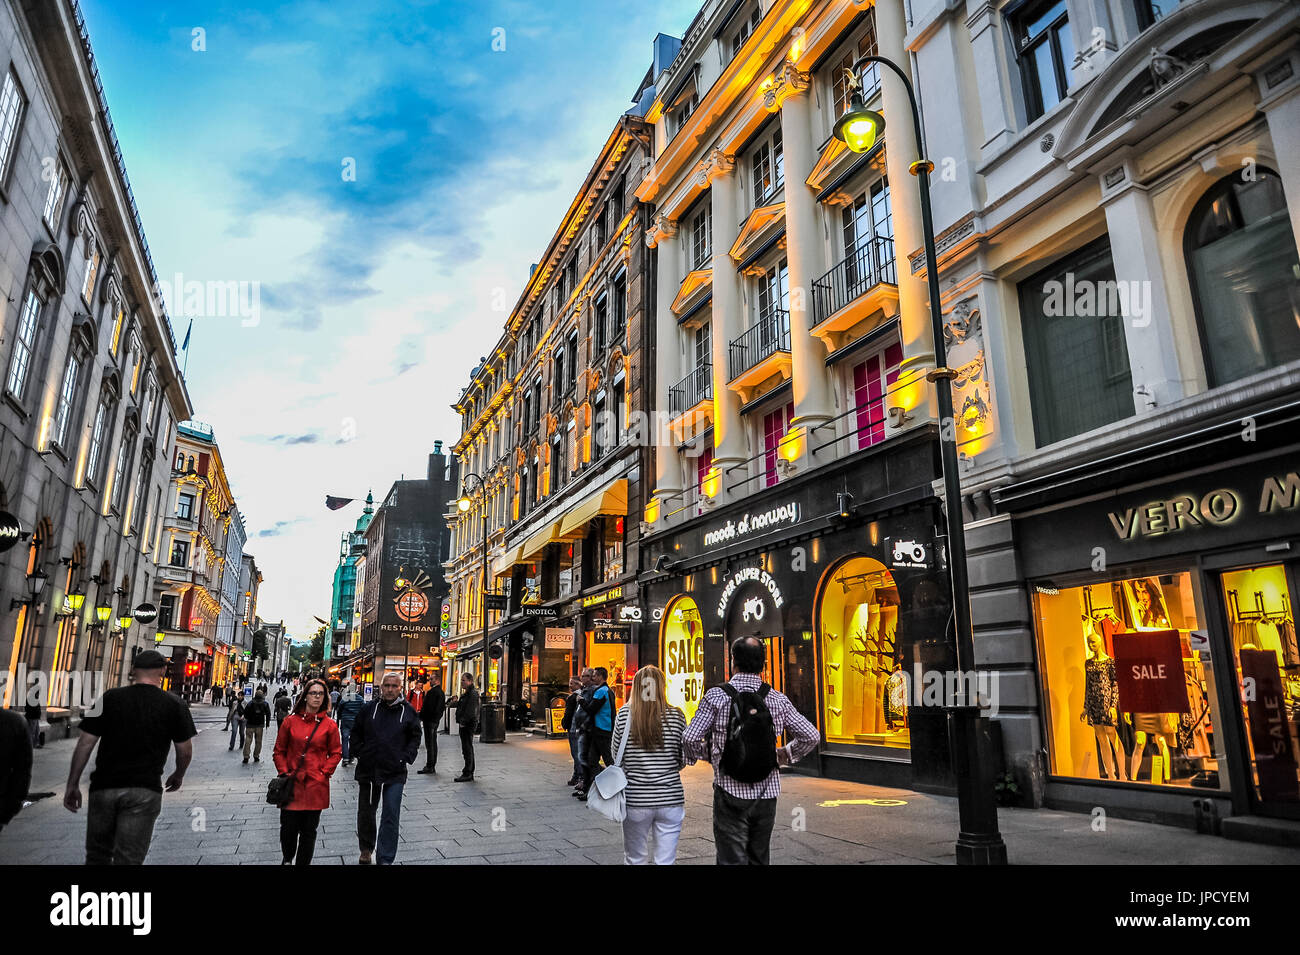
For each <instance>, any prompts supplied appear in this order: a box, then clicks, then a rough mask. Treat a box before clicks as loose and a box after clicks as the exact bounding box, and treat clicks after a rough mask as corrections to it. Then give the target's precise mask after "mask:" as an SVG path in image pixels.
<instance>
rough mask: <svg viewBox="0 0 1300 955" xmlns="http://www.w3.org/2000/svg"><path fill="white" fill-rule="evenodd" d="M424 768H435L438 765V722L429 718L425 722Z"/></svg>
mask: <svg viewBox="0 0 1300 955" xmlns="http://www.w3.org/2000/svg"><path fill="white" fill-rule="evenodd" d="M423 725H424V768H425V769H433V768H434V767H435V766H437V765H438V723H437V721H436V720H429V721H427V722H425V723H424V724H423Z"/></svg>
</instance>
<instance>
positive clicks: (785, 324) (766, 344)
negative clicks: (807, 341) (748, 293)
mask: <svg viewBox="0 0 1300 955" xmlns="http://www.w3.org/2000/svg"><path fill="white" fill-rule="evenodd" d="M789 350H790V313H789V312H787V311H786V310H785V309H782V308H772V309H768V310H767V311H765V312H763V313H762V314H761V315H760V316H759V319H758V322H757V323H756V324H755V325H754V327H753V328H751V329H750V330H749V331H747V332H745V334H743V335H741V336H740V337H739V338H737V339H735V340H733V341H732V342H731V343H730V345H729V346H728V356H727V357H728V361H727V364H728V369H727V370H728V371H729V372H730V379H729V380H734V379H736V378H739V377H740V376H741V375H743V374H744V373H745V372H747V371H749V369H751V368H753V367H754V366H755V365H757V364H758V363H759V362H761V361H762V360H763V359H765V358H767V357H769V356H771V355H775V354H776V353H777V352H781V351H783V352H788V351H789Z"/></svg>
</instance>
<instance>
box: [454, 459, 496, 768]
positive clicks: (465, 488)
mask: <svg viewBox="0 0 1300 955" xmlns="http://www.w3.org/2000/svg"><path fill="white" fill-rule="evenodd" d="M471 478H473V479H474V480H475V481H477V482H478V490H479V491H481V492H483V494H484V497H486V495H487V487H486V485H485V484H484V483H483V479H482V478H481V477H479V476H478V475H477V474H472V473H471V474H466V475H464V476H463V477H462V478H461V494H460V500H459V501H457V502H456V507H457V508H458V509H459V510H460V512H461V513H462V514H464V513H466V512H468V511H469V509H470V508H471V507H472V506H473V502H472V501H471V500H470V498H469V492H470V491H471V490H472V488H471V487H470V486H469V482H470V479H471ZM485 503H486V502H485ZM487 538H488V515H487V507H484V508H483V535H482V540H481V541H480V542H479V544H480V546H481V547H482V548H483V582H482V584H481V585H480V586H479V591H478V595H479V605H480V607H481V608H482V615H483V697H482V708H483V714H484V716H486V715H487V707H488V705H489V704H491V705H492V706H493V707H495V706H496V701H495V700H493V699H492V698H491V695H490V694H491V687H492V681H491V679H490V678H489V668H490V667H491V666H492V663H491V659H492V658H491V656H490V655H489V653H488V607H487V597H488V565H487V552H488V543H487ZM493 715H494V716H495V713H494V714H493ZM482 724H483V733H482V741H483V742H485V743H486V742H488V739H487V735H488V733H487V730H488V720H486V719H484V720H482ZM493 725H495V724H493Z"/></svg>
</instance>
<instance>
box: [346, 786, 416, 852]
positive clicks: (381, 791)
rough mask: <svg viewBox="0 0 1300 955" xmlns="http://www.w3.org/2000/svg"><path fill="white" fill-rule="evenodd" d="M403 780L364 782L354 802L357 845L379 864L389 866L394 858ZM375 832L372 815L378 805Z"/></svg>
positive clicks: (400, 812)
mask: <svg viewBox="0 0 1300 955" xmlns="http://www.w3.org/2000/svg"><path fill="white" fill-rule="evenodd" d="M405 785H406V782H405V781H404V780H400V779H399V780H398V781H397V782H393V783H383V784H382V785H381V784H380V783H376V782H371V781H369V780H365V781H363V782H362V783H361V795H360V798H359V799H358V800H357V842H359V843H360V845H361V851H362V852H374V853H375V862H377V863H378V864H379V865H392V864H393V860H394V859H396V858H397V831H398V829H397V827H398V823H399V821H400V819H401V815H402V787H403V786H405ZM381 804H382V806H383V813H382V815H381V816H380V818H379V830H378V833H376V831H375V813H376V811H377V810H378V809H379V807H380V805H381Z"/></svg>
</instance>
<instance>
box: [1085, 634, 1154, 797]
mask: <svg viewBox="0 0 1300 955" xmlns="http://www.w3.org/2000/svg"><path fill="white" fill-rule="evenodd" d="M1087 642H1088V659H1087V660H1086V661H1084V665H1083V668H1084V689H1083V712H1082V713H1080V714H1079V719H1080V720H1083V721H1085V722H1087V724H1088V725H1089V726H1091V727H1092V731H1093V733H1094V734H1095V735H1096V737H1097V748H1098V749H1100V750H1101V763H1102V766H1103V767H1104V768H1105V770H1106V776H1107V778H1109V779H1123V780H1127V779H1128V775H1127V774H1126V773H1125V772H1124V747H1123V746H1122V745H1121V744H1120V741H1119V734H1118V733H1117V732H1116V731H1115V723H1116V721H1117V720H1118V718H1119V713H1118V703H1119V686H1118V684H1117V683H1116V681H1115V661H1114V660H1112V659H1111V658H1110V657H1109V656H1107V655H1106V641H1105V639H1104V638H1103V637H1102V635H1101V634H1100V633H1098V632H1097V631H1095V630H1090V631H1089V632H1088V637H1087ZM1139 752H1140V750H1139Z"/></svg>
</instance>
